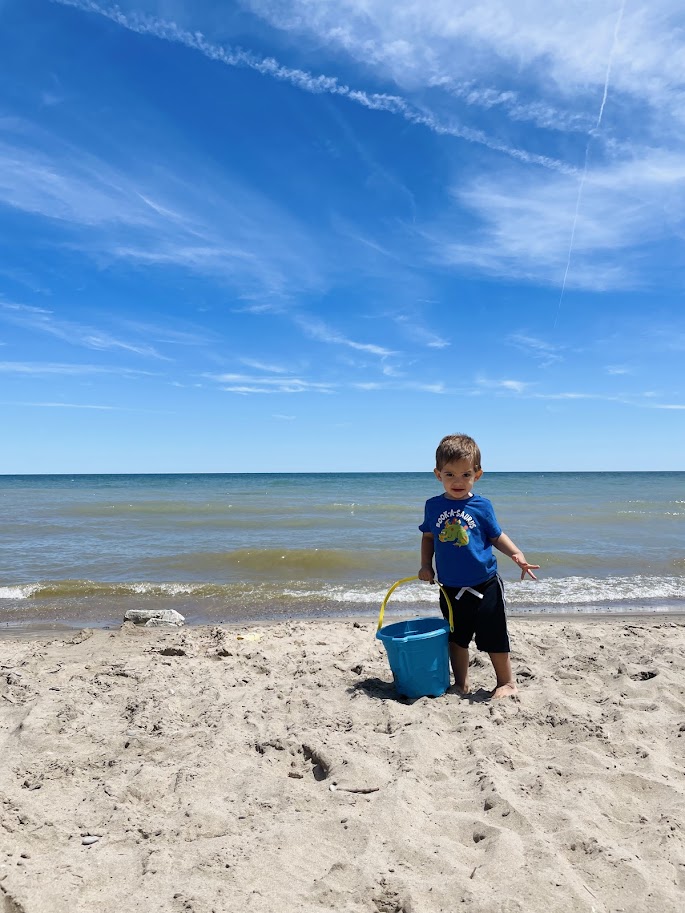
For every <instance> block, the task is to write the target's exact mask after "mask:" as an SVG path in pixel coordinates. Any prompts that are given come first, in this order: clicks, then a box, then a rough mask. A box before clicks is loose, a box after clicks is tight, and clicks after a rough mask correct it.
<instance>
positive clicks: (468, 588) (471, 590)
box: [456, 586, 483, 599]
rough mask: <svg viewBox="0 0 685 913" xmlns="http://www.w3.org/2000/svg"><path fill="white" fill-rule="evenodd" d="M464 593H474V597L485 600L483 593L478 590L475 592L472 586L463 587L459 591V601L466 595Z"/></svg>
mask: <svg viewBox="0 0 685 913" xmlns="http://www.w3.org/2000/svg"><path fill="white" fill-rule="evenodd" d="M464 593H473V595H474V596H477V597H478V598H479V599H482V598H483V594H482V593H479V592H478V590H473V589H471V587H470V586H463V587H462V588H461V589H460V590H459V592H458V593H457V597H456V598H457V599H461V597H462V596H463V595H464Z"/></svg>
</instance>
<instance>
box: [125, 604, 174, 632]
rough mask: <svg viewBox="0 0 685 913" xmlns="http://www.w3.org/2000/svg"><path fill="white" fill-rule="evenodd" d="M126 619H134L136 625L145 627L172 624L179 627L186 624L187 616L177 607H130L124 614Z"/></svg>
mask: <svg viewBox="0 0 685 913" xmlns="http://www.w3.org/2000/svg"><path fill="white" fill-rule="evenodd" d="M124 621H132V622H133V624H134V625H141V626H143V627H145V628H159V627H165V626H167V625H171V626H173V627H179V628H180V626H181V625H183V624H185V618H184V617H183V615H181V613H180V612H177V611H176V610H175V609H129V610H128V612H127V613H126V614H125V615H124Z"/></svg>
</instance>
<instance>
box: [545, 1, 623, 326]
mask: <svg viewBox="0 0 685 913" xmlns="http://www.w3.org/2000/svg"><path fill="white" fill-rule="evenodd" d="M625 9H626V0H622V3H621V9H620V10H619V12H618V19H617V20H616V25H615V26H614V40H613V42H612V44H611V50H610V51H609V60H608V61H607V72H606V77H605V79H604V94H603V95H602V103H601V105H600V106H599V114H598V116H597V123H596V124H595V126H594V129H593V130H591V131H590V133H589V135H588V141H587V146H586V147H585V161H584V162H583V171H582V174H581V176H580V182H579V183H578V196H577V198H576V211H575V214H574V216H573V226H572V227H571V243H570V244H569V248H568V258H567V260H566V269H565V270H564V281H563V282H562V284H561V294H560V295H559V304H558V305H557V313H556V317H555V318H554V329H555V330H556V328H557V321H558V320H559V314H560V313H561V304H562V302H563V300H564V292H565V291H566V280H567V279H568V271H569V269H570V267H571V257H572V255H573V243H574V241H575V238H576V227H577V225H578V214H579V212H580V202H581V200H582V198H583V190H584V188H585V178H586V176H587V160H588V154H589V152H590V143H591V142H592V137H593V135H594V134H596V133H597V131H598V130H599V128H600V126H601V125H602V117H603V116H604V105H606V103H607V94H608V92H609V79H610V77H611V65H612V63H613V61H614V54H615V52H616V45H617V44H618V33H619V31H620V29H621V23H622V22H623V14H624V12H625Z"/></svg>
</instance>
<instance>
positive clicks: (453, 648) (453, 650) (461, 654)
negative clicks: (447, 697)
mask: <svg viewBox="0 0 685 913" xmlns="http://www.w3.org/2000/svg"><path fill="white" fill-rule="evenodd" d="M450 662H451V663H452V672H454V685H455V688H456V689H457V691H459V692H460V693H461V694H468V692H469V651H468V647H460V646H459V644H454V643H450Z"/></svg>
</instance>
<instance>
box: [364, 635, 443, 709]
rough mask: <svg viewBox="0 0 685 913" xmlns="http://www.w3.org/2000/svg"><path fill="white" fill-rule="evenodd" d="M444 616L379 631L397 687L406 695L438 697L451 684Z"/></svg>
mask: <svg viewBox="0 0 685 913" xmlns="http://www.w3.org/2000/svg"><path fill="white" fill-rule="evenodd" d="M449 632H450V626H449V625H448V624H447V622H446V621H444V620H443V619H442V618H415V619H413V620H412V621H400V622H398V623H397V624H393V625H386V626H385V627H384V628H381V629H380V631H377V632H376V637H377V638H378V640H380V641H381V642H382V643H383V646H384V647H385V650H386V653H387V654H388V662H389V663H390V671H391V672H392V675H393V678H394V680H395V688H396V689H397V691H398V693H399V694H402V695H404V697H411V698H414V697H439V696H440V695H441V694H444V693H445V691H447V689H448V688H449V686H450V664H449V650H448V647H447V636H448V634H449Z"/></svg>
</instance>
